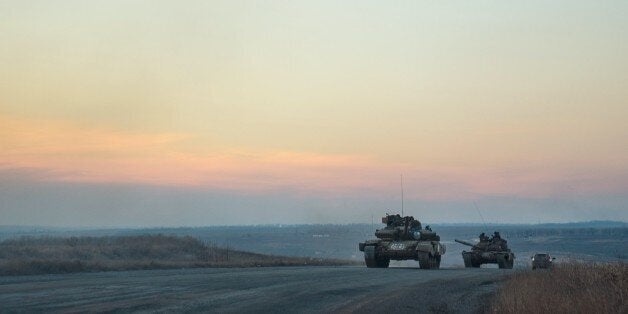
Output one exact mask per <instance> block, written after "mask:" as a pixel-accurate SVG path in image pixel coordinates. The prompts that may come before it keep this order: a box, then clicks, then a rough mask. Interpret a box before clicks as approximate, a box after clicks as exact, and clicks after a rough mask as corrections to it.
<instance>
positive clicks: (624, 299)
mask: <svg viewBox="0 0 628 314" xmlns="http://www.w3.org/2000/svg"><path fill="white" fill-rule="evenodd" d="M489 312H493V313H628V264H626V263H611V264H592V263H566V264H558V265H556V267H555V268H554V269H553V270H542V271H538V270H537V271H523V272H518V273H515V274H514V275H512V276H511V277H510V278H509V279H508V280H507V281H506V282H505V283H504V284H503V285H502V286H501V288H500V289H499V291H498V292H497V296H496V298H495V300H494V302H493V304H492V306H491V309H490V311H489Z"/></svg>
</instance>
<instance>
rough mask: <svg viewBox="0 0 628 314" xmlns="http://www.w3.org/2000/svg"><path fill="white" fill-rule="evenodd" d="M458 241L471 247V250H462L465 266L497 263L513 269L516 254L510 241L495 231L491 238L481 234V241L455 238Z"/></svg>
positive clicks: (502, 266) (501, 266) (500, 266)
mask: <svg viewBox="0 0 628 314" xmlns="http://www.w3.org/2000/svg"><path fill="white" fill-rule="evenodd" d="M455 241H456V242H458V243H460V244H464V245H467V246H470V247H471V251H462V259H463V260H464V267H476V268H477V267H480V266H481V265H482V264H497V265H498V266H499V268H507V269H511V268H512V266H513V265H514V262H515V254H514V253H513V252H512V251H510V249H509V248H508V242H507V241H506V240H505V239H502V237H501V236H500V235H499V232H497V231H496V232H495V233H494V235H493V236H492V237H491V238H490V239H489V238H488V237H487V236H486V235H484V233H482V234H480V242H478V243H476V244H473V243H469V242H467V241H462V240H458V239H455Z"/></svg>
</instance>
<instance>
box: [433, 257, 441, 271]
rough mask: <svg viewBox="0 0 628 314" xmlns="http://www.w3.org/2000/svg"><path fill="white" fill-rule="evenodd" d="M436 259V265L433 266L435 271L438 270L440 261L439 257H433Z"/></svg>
mask: <svg viewBox="0 0 628 314" xmlns="http://www.w3.org/2000/svg"><path fill="white" fill-rule="evenodd" d="M434 258H435V259H436V264H435V265H434V266H435V267H434V268H435V269H439V268H440V259H441V255H438V256H435V257H434Z"/></svg>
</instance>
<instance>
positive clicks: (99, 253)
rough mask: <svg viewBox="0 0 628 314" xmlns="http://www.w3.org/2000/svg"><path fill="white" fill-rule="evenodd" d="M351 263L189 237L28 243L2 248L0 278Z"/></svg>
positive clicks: (28, 239) (32, 239)
mask: <svg viewBox="0 0 628 314" xmlns="http://www.w3.org/2000/svg"><path fill="white" fill-rule="evenodd" d="M349 263H351V262H347V261H341V260H333V259H312V258H306V257H285V256H273V255H264V254H256V253H250V252H243V251H236V250H232V249H229V248H227V247H219V246H216V245H214V244H209V245H206V244H204V243H203V242H201V241H200V240H198V239H195V238H192V237H189V236H187V237H177V236H166V235H142V236H121V237H72V238H53V237H37V238H36V237H24V238H19V239H12V240H5V241H2V242H0V275H32V274H52V273H73V272H84V271H107V270H136V269H166V268H193V267H264V266H302V265H314V266H322V265H347V264H349Z"/></svg>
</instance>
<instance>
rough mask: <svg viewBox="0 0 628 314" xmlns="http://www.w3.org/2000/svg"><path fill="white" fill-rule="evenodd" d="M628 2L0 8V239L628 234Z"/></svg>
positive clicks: (18, 4)
mask: <svg viewBox="0 0 628 314" xmlns="http://www.w3.org/2000/svg"><path fill="white" fill-rule="evenodd" d="M627 56H628V2H626V1H521V2H515V1H183V2H179V1H0V126H1V127H0V225H46V226H183V225H184V226H202V225H223V224H267V223H283V224H293V223H352V222H369V223H370V222H371V217H372V216H373V215H374V216H375V217H378V216H380V215H382V214H383V213H384V212H386V211H388V212H397V211H399V210H400V203H401V201H400V176H401V175H402V174H403V184H404V197H405V211H406V213H408V214H412V215H414V216H415V217H417V218H419V219H421V220H423V221H427V222H441V223H442V222H480V218H479V215H478V212H477V210H476V208H475V205H474V204H476V205H477V207H478V208H479V209H480V210H481V211H482V214H483V216H484V217H485V218H486V219H487V220H488V221H489V222H508V223H537V222H565V221H583V220H602V219H609V220H621V221H628V57H627Z"/></svg>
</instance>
